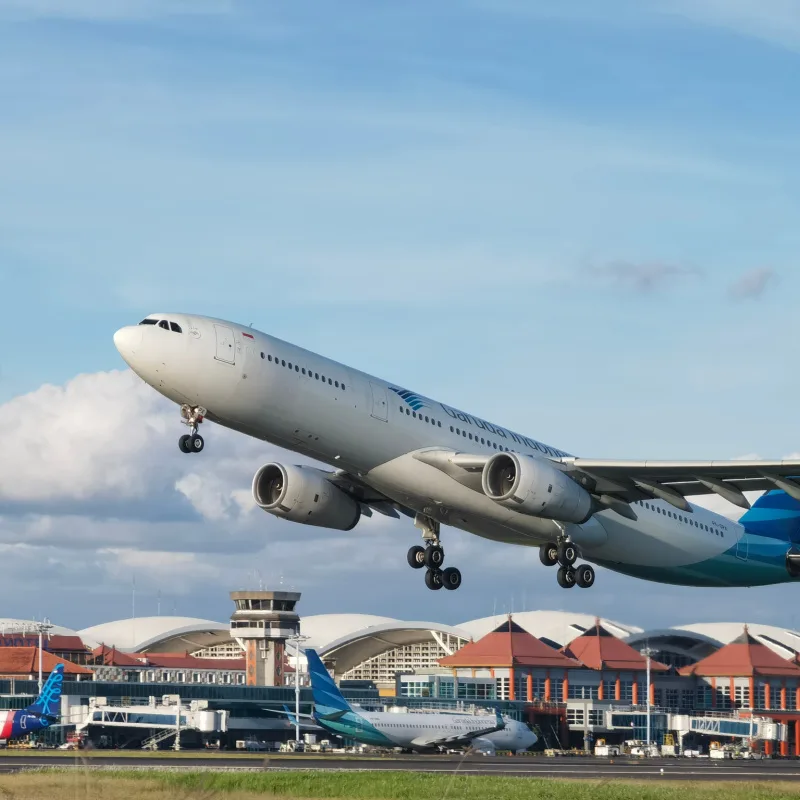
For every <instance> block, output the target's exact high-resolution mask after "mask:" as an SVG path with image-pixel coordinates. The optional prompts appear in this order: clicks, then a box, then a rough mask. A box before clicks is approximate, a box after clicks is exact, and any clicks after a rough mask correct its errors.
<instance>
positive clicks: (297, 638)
mask: <svg viewBox="0 0 800 800" xmlns="http://www.w3.org/2000/svg"><path fill="white" fill-rule="evenodd" d="M310 638H311V637H310V636H302V635H301V634H300V633H296V634H295V635H294V636H290V637H289V639H288V640H287V641H289V642H292V643H293V644H294V740H295V742H299V741H300V645H301V644H302V643H303V642H307V641H308V640H309V639H310Z"/></svg>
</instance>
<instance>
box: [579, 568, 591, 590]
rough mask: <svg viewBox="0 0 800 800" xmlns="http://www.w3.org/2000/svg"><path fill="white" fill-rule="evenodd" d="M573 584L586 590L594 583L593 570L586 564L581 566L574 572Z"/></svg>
mask: <svg viewBox="0 0 800 800" xmlns="http://www.w3.org/2000/svg"><path fill="white" fill-rule="evenodd" d="M575 583H577V584H578V586H580V587H581V589H588V588H589V587H590V586H591V585H592V584H593V583H594V569H592V567H590V566H589V565H588V564H581V565H580V566H579V567H578V568H577V569H576V570H575Z"/></svg>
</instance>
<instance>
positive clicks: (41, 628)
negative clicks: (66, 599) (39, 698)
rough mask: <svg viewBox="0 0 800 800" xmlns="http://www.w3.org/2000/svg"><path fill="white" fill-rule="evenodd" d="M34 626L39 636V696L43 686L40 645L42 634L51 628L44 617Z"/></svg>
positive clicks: (48, 621) (41, 643)
mask: <svg viewBox="0 0 800 800" xmlns="http://www.w3.org/2000/svg"><path fill="white" fill-rule="evenodd" d="M34 624H35V626H36V631H37V632H38V634H39V694H40V695H41V693H42V686H44V684H43V682H42V645H43V638H44V634H45V633H46V632H47V631H49V630H50V629H51V628H52V627H53V626H52V625H51V623H50V620H49V619H47V617H45V618H44V619H43V620H42V621H41V622H36V623H34Z"/></svg>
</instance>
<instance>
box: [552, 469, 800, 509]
mask: <svg viewBox="0 0 800 800" xmlns="http://www.w3.org/2000/svg"><path fill="white" fill-rule="evenodd" d="M555 463H557V464H558V463H560V464H561V465H562V468H564V469H565V471H566V472H567V474H568V475H570V477H572V478H573V479H574V480H576V481H577V482H578V483H580V484H581V485H582V486H584V487H585V488H586V489H588V490H589V491H590V492H592V494H594V495H600V496H602V495H606V496H608V497H609V498H613V499H616V500H620V501H624V502H626V503H631V502H633V501H635V500H649V499H652V498H654V497H655V498H658V499H660V500H665V501H666V502H668V503H670V504H672V505H673V506H675V507H676V508H679V509H681V510H683V511H687V512H688V511H691V509H690V507H689V505H688V503H687V502H686V499H685V498H686V496H687V495H689V496H691V495H701V494H718V495H719V496H720V497H723V498H724V499H725V500H727V501H729V502H730V503H733V504H734V505H737V506H739V507H740V508H745V509H747V508H750V503H749V501H748V500H747V498H746V497H745V496H744V492H752V491H766V490H769V489H782V490H783V491H785V492H786V493H787V494H788V495H790V496H792V497H794V498H795V499H796V500H798V501H800V483H798V482H796V481H794V480H793V478H795V477H798V476H800V461H798V460H789V459H787V460H782V461H614V460H603V459H590V458H563V459H559V460H558V461H556V462H555Z"/></svg>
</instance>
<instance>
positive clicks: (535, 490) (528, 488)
mask: <svg viewBox="0 0 800 800" xmlns="http://www.w3.org/2000/svg"><path fill="white" fill-rule="evenodd" d="M481 485H482V487H483V492H484V494H485V495H486V496H487V497H489V498H491V499H492V500H494V501H495V502H496V503H500V505H502V506H505V507H506V508H513V509H514V510H515V511H519V512H520V513H521V514H530V515H531V516H533V517H546V518H547V519H555V520H558V521H559V522H574V523H575V524H580V523H581V522H586V520H588V519H589V517H591V516H592V514H593V513H594V510H595V508H594V502H593V500H592V496H591V495H590V494H589V492H587V491H586V489H584V488H583V487H582V486H579V485H578V484H577V483H575V481H573V480H572V479H571V478H570V477H569V476H568V475H566V474H565V473H563V472H561V470H559V469H556V468H555V467H554V466H553V465H552V464H550V463H549V462H548V461H545V460H544V459H541V458H531V457H530V456H521V455H518V454H517V453H497V454H496V455H494V456H492V457H491V458H490V459H489V461H488V462H487V463H486V466H484V468H483V475H482V478H481Z"/></svg>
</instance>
